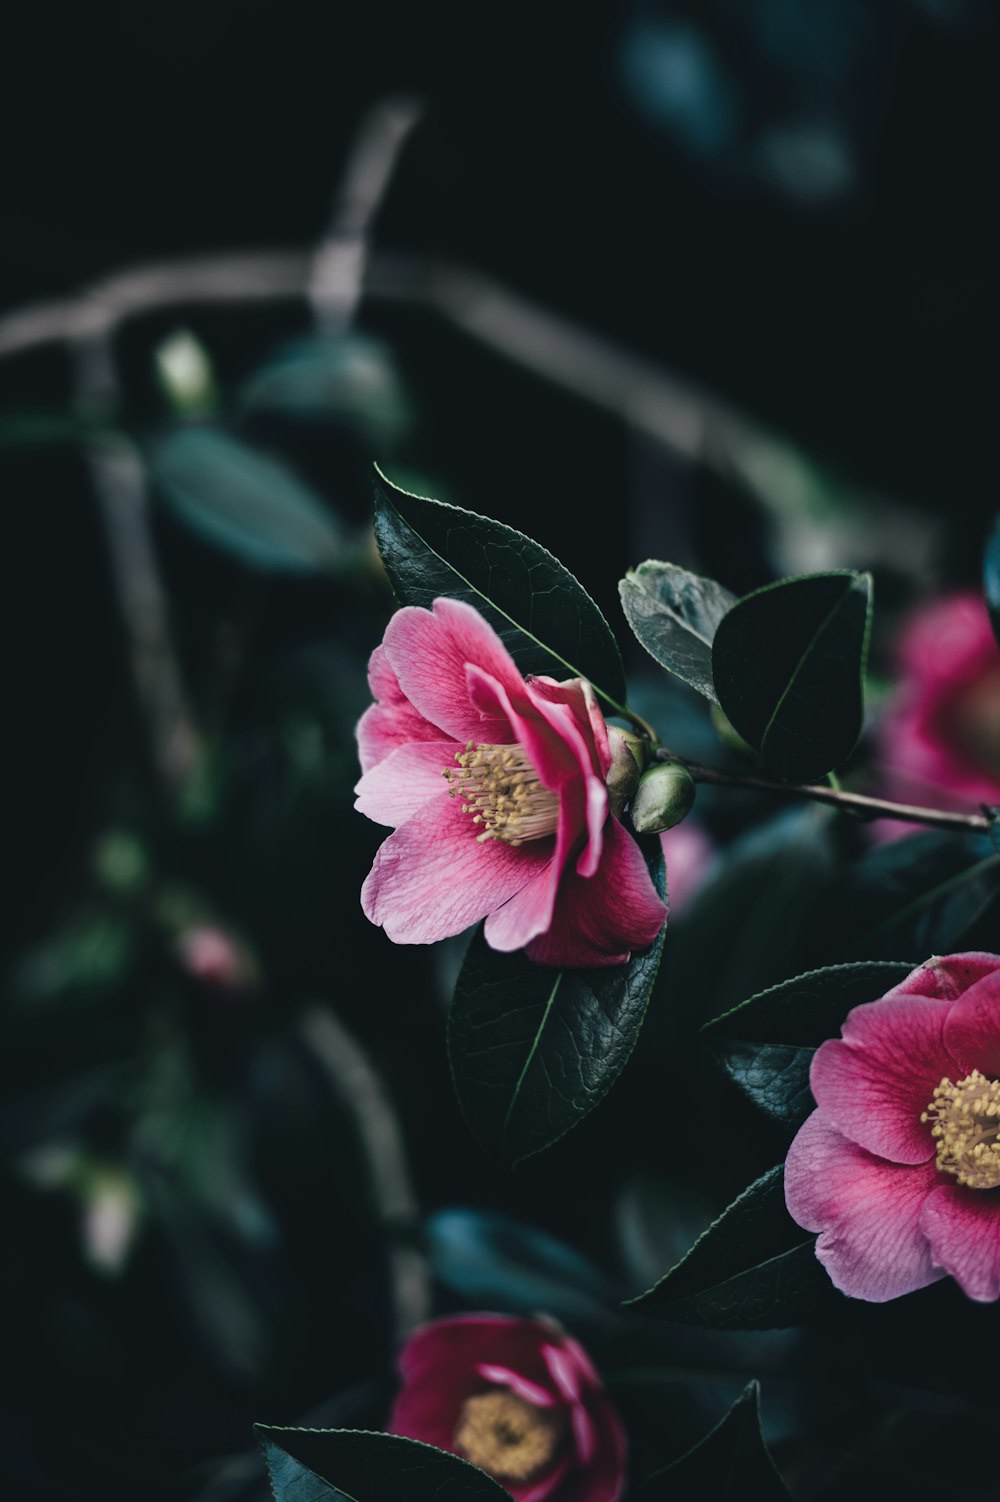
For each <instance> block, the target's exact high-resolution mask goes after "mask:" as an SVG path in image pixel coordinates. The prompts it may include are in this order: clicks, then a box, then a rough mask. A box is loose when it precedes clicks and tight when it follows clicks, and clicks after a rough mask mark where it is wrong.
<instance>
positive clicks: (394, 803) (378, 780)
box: [354, 741, 456, 829]
mask: <svg viewBox="0 0 1000 1502" xmlns="http://www.w3.org/2000/svg"><path fill="white" fill-rule="evenodd" d="M455 747H456V742H455V741H414V742H412V743H411V744H410V745H407V746H399V747H397V749H396V750H394V751H392V752H390V754H389V755H388V756H387V757H385V759H384V760H382V761H380V762H378V764H377V765H376V766H374V767H372V768H371V770H370V771H368V772H366V773H365V775H364V777H362V779H361V781H360V782H359V783H358V785H357V787H356V788H355V789H354V791H355V793H356V794H357V799H356V801H355V804H354V807H355V808H356V809H357V810H358V812H359V813H361V814H365V815H366V816H367V817H368V818H369V819H372V820H374V822H375V823H376V824H389V825H391V827H392V828H393V829H395V828H396V827H397V826H398V825H400V824H403V823H405V822H406V820H407V819H408V818H409V817H410V815H411V814H415V813H416V811H417V809H418V808H422V807H423V806H424V804H425V803H426V802H427V800H428V799H429V798H436V797H438V796H439V795H440V793H441V792H442V791H443V792H444V793H445V796H446V797H447V796H448V793H447V784H446V782H445V779H444V771H445V768H446V767H454V765H455Z"/></svg>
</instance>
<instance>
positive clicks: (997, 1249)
mask: <svg viewBox="0 0 1000 1502" xmlns="http://www.w3.org/2000/svg"><path fill="white" fill-rule="evenodd" d="M920 1229H921V1230H922V1231H923V1233H924V1235H925V1236H926V1237H927V1240H928V1242H929V1244H930V1249H931V1256H932V1257H933V1259H934V1261H935V1263H936V1264H937V1265H938V1267H941V1268H943V1269H944V1271H945V1272H946V1273H951V1276H952V1277H953V1278H954V1279H955V1281H956V1282H957V1283H958V1284H959V1286H960V1287H961V1289H962V1290H963V1292H964V1293H967V1294H968V1296H969V1298H970V1299H977V1300H978V1301H979V1302H980V1303H991V1302H992V1301H993V1300H994V1299H996V1298H998V1297H1000V1198H998V1197H997V1193H996V1191H995V1190H991V1189H967V1188H966V1187H965V1186H964V1185H962V1184H939V1185H938V1187H937V1188H936V1189H934V1190H933V1191H932V1192H931V1193H930V1194H929V1195H928V1196H927V1199H926V1200H925V1201H924V1205H923V1208H922V1210H921V1212H920Z"/></svg>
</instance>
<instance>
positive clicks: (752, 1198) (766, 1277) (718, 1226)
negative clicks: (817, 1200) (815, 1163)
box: [626, 1164, 837, 1330]
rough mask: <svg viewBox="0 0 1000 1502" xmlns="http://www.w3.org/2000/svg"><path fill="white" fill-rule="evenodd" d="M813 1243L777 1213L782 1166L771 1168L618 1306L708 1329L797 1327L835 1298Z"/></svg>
mask: <svg viewBox="0 0 1000 1502" xmlns="http://www.w3.org/2000/svg"><path fill="white" fill-rule="evenodd" d="M815 1243H816V1238H815V1236H811V1235H809V1233H808V1232H806V1231H803V1230H802V1228H801V1227H800V1226H797V1225H796V1224H795V1222H794V1221H793V1220H792V1218H791V1216H790V1215H789V1214H788V1211H787V1210H786V1209H785V1191H784V1165H783V1164H779V1165H778V1167H777V1168H772V1169H769V1170H768V1172H767V1173H765V1174H763V1175H762V1177H761V1178H759V1179H757V1180H756V1181H755V1182H754V1183H753V1184H751V1185H750V1187H749V1188H748V1189H745V1190H744V1191H743V1193H742V1194H741V1195H740V1196H739V1198H738V1199H736V1200H734V1201H733V1203H732V1204H731V1205H730V1206H729V1207H728V1208H727V1209H726V1210H724V1211H723V1212H722V1214H721V1215H720V1216H719V1218H718V1220H716V1221H713V1222H712V1224H711V1225H710V1226H709V1227H708V1229H707V1231H705V1232H703V1234H702V1235H701V1236H699V1238H698V1240H697V1241H696V1242H695V1244H694V1246H693V1247H692V1248H691V1250H690V1251H689V1252H688V1253H687V1255H686V1256H685V1257H682V1259H681V1260H680V1262H678V1263H677V1264H676V1266H674V1267H672V1268H671V1269H670V1271H669V1272H668V1273H667V1274H666V1275H665V1276H664V1277H662V1278H661V1279H660V1281H659V1282H658V1283H656V1284H655V1285H654V1286H653V1287H652V1288H650V1289H648V1290H647V1292H646V1293H643V1294H640V1295H639V1297H638V1298H635V1299H630V1300H629V1302H628V1304H627V1305H626V1307H627V1308H629V1309H634V1310H635V1311H636V1313H637V1314H646V1315H649V1316H651V1317H652V1318H654V1319H668V1320H674V1321H676V1322H677V1323H678V1324H682V1325H705V1326H707V1327H709V1328H711V1329H715V1330H768V1329H774V1328H777V1327H781V1326H785V1325H796V1324H801V1322H802V1321H803V1320H805V1319H808V1318H809V1317H810V1316H811V1315H813V1314H815V1313H816V1312H818V1311H820V1310H822V1309H824V1308H826V1307H827V1306H828V1305H829V1304H831V1303H832V1302H833V1301H834V1300H835V1298H836V1297H837V1295H836V1294H835V1292H834V1288H833V1284H832V1283H831V1282H830V1278H829V1275H828V1274H827V1272H826V1270H825V1269H824V1267H823V1266H822V1264H821V1263H820V1262H819V1261H818V1260H817V1257H816V1250H815Z"/></svg>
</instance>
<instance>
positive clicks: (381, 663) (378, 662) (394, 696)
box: [357, 647, 442, 772]
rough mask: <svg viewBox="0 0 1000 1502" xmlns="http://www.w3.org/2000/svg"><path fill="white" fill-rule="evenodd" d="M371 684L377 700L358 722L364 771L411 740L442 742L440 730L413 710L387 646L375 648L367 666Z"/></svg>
mask: <svg viewBox="0 0 1000 1502" xmlns="http://www.w3.org/2000/svg"><path fill="white" fill-rule="evenodd" d="M368 682H369V685H370V687H371V691H372V693H373V695H374V696H375V698H376V700H377V701H378V702H377V703H375V704H372V705H371V706H370V707H369V708H368V709H366V710H365V712H364V714H363V715H362V716H361V719H360V720H359V721H358V730H357V735H358V753H359V756H360V758H361V770H362V771H363V772H368V771H370V770H371V768H372V767H374V766H376V765H377V764H378V762H380V761H382V760H383V758H384V757H386V756H389V755H390V754H391V752H393V751H395V750H396V748H397V747H398V746H405V745H407V744H408V743H409V742H410V741H439V740H441V739H442V735H441V731H440V730H439V729H438V727H437V726H436V725H432V724H431V723H430V721H429V720H425V719H424V717H423V715H422V714H420V713H419V712H418V711H417V710H415V709H414V707H413V705H412V704H411V703H410V701H409V700H408V699H407V697H406V695H405V694H404V693H403V691H402V689H401V688H400V686H399V681H398V679H397V678H396V675H395V673H394V672H393V670H392V668H391V667H390V665H389V662H388V659H387V658H386V655H385V648H384V647H376V648H375V650H374V652H373V653H372V655H371V659H370V660H369V663H368Z"/></svg>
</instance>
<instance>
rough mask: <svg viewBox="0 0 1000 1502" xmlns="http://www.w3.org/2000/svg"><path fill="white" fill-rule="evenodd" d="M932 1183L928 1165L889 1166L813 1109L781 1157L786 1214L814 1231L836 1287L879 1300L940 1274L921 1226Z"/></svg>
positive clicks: (854, 1295) (931, 1167)
mask: <svg viewBox="0 0 1000 1502" xmlns="http://www.w3.org/2000/svg"><path fill="white" fill-rule="evenodd" d="M936 1181H937V1169H936V1168H935V1167H934V1165H933V1164H932V1163H926V1164H925V1163H921V1164H916V1165H911V1164H902V1165H901V1164H897V1163H887V1162H885V1160H884V1159H882V1158H877V1157H875V1156H873V1154H871V1153H868V1152H866V1151H865V1150H864V1148H861V1147H858V1146H857V1145H856V1144H855V1143H853V1142H850V1141H849V1140H848V1139H847V1138H846V1137H844V1136H842V1134H841V1133H840V1132H838V1131H836V1130H835V1129H834V1128H833V1127H831V1126H830V1125H829V1124H828V1123H827V1122H826V1121H825V1120H824V1119H823V1116H822V1114H821V1112H819V1111H814V1112H813V1114H812V1115H811V1116H810V1117H809V1119H808V1120H807V1121H806V1122H805V1124H804V1125H803V1126H802V1127H801V1128H800V1130H799V1132H798V1135H797V1136H796V1137H795V1140H794V1141H793V1143H792V1145H791V1147H790V1148H789V1150H788V1157H787V1159H786V1160H785V1202H786V1204H787V1206H788V1213H789V1215H791V1217H792V1219H793V1220H794V1221H795V1222H796V1223H797V1224H798V1225H800V1226H802V1227H803V1228H804V1229H805V1230H807V1231H819V1232H820V1236H819V1239H818V1240H817V1242H816V1255H817V1257H818V1258H819V1260H820V1261H821V1262H822V1263H823V1266H824V1267H825V1268H826V1270H827V1272H828V1273H829V1274H830V1278H831V1280H832V1282H833V1284H834V1286H835V1287H836V1288H839V1289H840V1290H841V1292H842V1293H846V1294H849V1295H850V1297H851V1298H855V1299H867V1300H868V1301H869V1302H871V1303H875V1304H882V1303H885V1302H886V1301H887V1300H888V1299H895V1298H898V1297H899V1296H900V1295H901V1294H904V1293H912V1292H913V1290H914V1289H917V1288H924V1287H926V1286H927V1284H928V1283H934V1282H936V1281H937V1280H938V1279H939V1278H940V1277H942V1276H943V1273H942V1270H941V1268H940V1267H939V1266H936V1265H935V1261H936V1259H934V1258H932V1256H931V1251H930V1247H929V1245H928V1242H927V1237H926V1236H925V1234H924V1232H923V1230H922V1229H921V1226H920V1215H921V1208H922V1206H923V1203H924V1201H925V1199H926V1198H927V1195H928V1194H929V1193H930V1191H931V1190H932V1189H933V1188H934V1185H935V1182H936Z"/></svg>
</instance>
